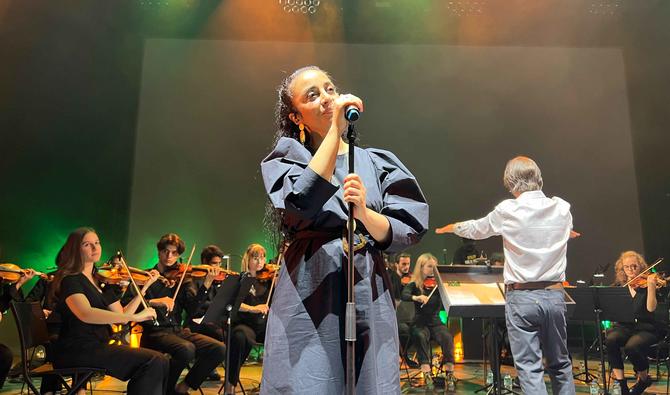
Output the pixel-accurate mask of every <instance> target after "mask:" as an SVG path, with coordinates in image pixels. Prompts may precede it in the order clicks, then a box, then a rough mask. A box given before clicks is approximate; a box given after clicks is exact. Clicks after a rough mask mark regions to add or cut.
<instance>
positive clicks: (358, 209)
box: [344, 173, 367, 223]
mask: <svg viewBox="0 0 670 395" xmlns="http://www.w3.org/2000/svg"><path fill="white" fill-rule="evenodd" d="M365 197H366V189H365V185H363V180H361V177H359V175H358V174H355V173H352V174H349V175H348V176H346V177H345V178H344V201H345V202H347V203H353V204H354V218H356V219H358V220H360V221H361V222H363V223H365V222H366V221H365V219H366V218H365V216H366V214H367V207H366V206H365Z"/></svg>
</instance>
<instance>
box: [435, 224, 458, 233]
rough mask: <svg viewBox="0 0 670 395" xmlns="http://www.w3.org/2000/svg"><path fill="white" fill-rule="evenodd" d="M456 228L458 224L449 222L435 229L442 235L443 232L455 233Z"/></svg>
mask: <svg viewBox="0 0 670 395" xmlns="http://www.w3.org/2000/svg"><path fill="white" fill-rule="evenodd" d="M455 228H456V224H449V225H446V226H443V227H441V228H437V229H435V233H437V234H438V235H441V234H443V233H454V230H455Z"/></svg>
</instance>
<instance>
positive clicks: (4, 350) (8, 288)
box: [0, 269, 35, 389]
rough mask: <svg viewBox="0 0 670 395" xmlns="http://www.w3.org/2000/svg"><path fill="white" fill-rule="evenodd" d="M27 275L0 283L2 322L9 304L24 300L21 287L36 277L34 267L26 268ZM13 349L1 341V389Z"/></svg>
mask: <svg viewBox="0 0 670 395" xmlns="http://www.w3.org/2000/svg"><path fill="white" fill-rule="evenodd" d="M24 273H25V275H23V276H21V277H20V278H19V281H17V282H16V283H14V284H11V283H8V282H7V283H4V282H3V283H2V284H1V285H0V322H1V321H2V316H3V313H4V312H5V311H7V310H8V309H9V304H10V303H11V302H12V301H13V300H15V301H22V300H23V293H22V292H21V287H22V286H23V285H24V284H25V283H27V282H28V281H30V280H31V279H32V278H33V277H35V271H34V270H32V269H26V270H24ZM12 361H13V356H12V350H10V349H9V347H7V346H6V345H4V344H1V343H0V389H2V387H3V386H4V385H5V379H7V374H8V373H9V370H10V369H11V368H12Z"/></svg>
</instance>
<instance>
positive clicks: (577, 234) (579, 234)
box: [570, 230, 582, 239]
mask: <svg viewBox="0 0 670 395" xmlns="http://www.w3.org/2000/svg"><path fill="white" fill-rule="evenodd" d="M581 235H582V234H581V233H579V232H575V231H574V230H571V231H570V238H571V239H576V238H578V237H579V236H581Z"/></svg>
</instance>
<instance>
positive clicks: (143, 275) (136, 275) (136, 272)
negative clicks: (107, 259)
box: [96, 264, 174, 288]
mask: <svg viewBox="0 0 670 395" xmlns="http://www.w3.org/2000/svg"><path fill="white" fill-rule="evenodd" d="M128 269H129V270H130V275H131V276H133V280H135V282H136V283H137V285H144V284H146V282H147V281H149V279H150V278H151V275H150V274H149V272H148V271H146V270H142V269H138V268H135V267H131V266H128ZM96 277H97V278H98V281H100V282H102V283H105V284H112V285H116V284H119V285H128V283H129V282H130V277H129V276H128V272H126V270H125V269H124V268H123V267H120V265H119V266H112V265H108V264H106V265H102V266H100V268H98V271H97V272H96ZM158 281H160V282H162V283H163V284H165V285H166V286H167V287H168V288H172V287H173V286H174V281H172V280H169V279H167V278H165V277H163V276H160V275H159V276H158Z"/></svg>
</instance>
